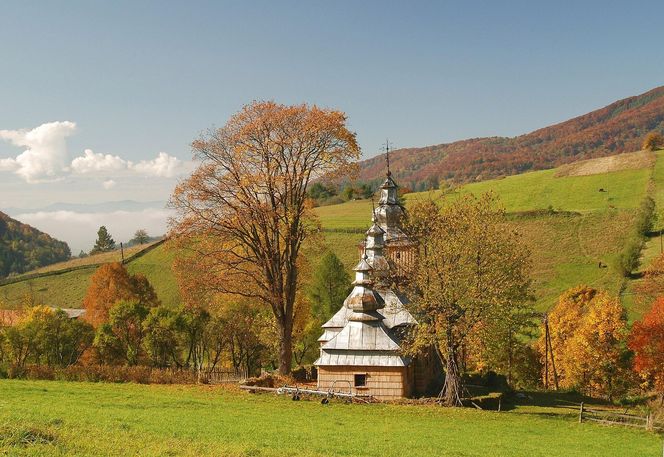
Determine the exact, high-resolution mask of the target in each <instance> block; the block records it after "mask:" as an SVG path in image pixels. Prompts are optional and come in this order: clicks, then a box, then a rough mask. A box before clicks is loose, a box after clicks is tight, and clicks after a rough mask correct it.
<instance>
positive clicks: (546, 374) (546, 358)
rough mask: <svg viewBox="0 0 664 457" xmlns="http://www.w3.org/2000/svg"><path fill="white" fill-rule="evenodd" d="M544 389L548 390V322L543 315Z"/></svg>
mask: <svg viewBox="0 0 664 457" xmlns="http://www.w3.org/2000/svg"><path fill="white" fill-rule="evenodd" d="M544 390H549V323H548V317H547V315H546V314H545V315H544Z"/></svg>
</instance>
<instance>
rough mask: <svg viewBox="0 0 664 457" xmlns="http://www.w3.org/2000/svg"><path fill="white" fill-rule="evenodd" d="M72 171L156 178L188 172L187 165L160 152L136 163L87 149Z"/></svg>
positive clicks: (77, 158)
mask: <svg viewBox="0 0 664 457" xmlns="http://www.w3.org/2000/svg"><path fill="white" fill-rule="evenodd" d="M71 169H72V171H73V172H74V173H77V174H81V175H84V174H95V173H96V174H105V175H108V174H112V175H114V176H121V175H130V174H134V175H139V176H147V177H156V178H172V177H174V176H177V175H179V174H182V173H184V172H186V171H187V170H188V167H187V166H186V164H185V163H184V162H183V161H182V160H180V159H178V158H177V157H174V156H171V155H168V154H166V153H165V152H160V153H159V154H157V157H155V158H154V159H152V160H141V161H140V162H138V163H134V162H132V161H131V160H124V159H122V158H120V157H119V156H114V155H111V154H101V153H97V152H94V151H92V150H91V149H86V150H85V151H84V153H83V155H82V156H80V157H76V158H75V159H74V160H72V162H71Z"/></svg>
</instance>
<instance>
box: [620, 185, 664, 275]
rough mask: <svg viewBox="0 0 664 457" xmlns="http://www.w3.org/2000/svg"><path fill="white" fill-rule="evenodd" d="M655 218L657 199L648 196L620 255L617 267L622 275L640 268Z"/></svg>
mask: <svg viewBox="0 0 664 457" xmlns="http://www.w3.org/2000/svg"><path fill="white" fill-rule="evenodd" d="M655 218H656V214H655V201H654V200H653V199H652V198H651V197H650V196H648V197H646V198H644V199H643V201H642V202H641V206H640V207H639V210H638V212H637V214H636V220H635V222H634V228H633V230H632V233H631V234H630V237H629V238H628V240H627V242H626V243H625V246H624V247H623V250H622V252H621V253H620V255H619V256H618V261H617V264H616V269H617V270H618V272H619V273H620V274H621V275H622V276H625V277H627V276H629V275H630V274H632V272H633V271H634V270H636V269H637V268H639V265H640V264H641V250H643V246H644V243H645V239H646V237H647V236H648V234H649V233H650V232H651V231H652V229H653V226H654V225H655Z"/></svg>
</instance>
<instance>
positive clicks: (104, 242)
mask: <svg viewBox="0 0 664 457" xmlns="http://www.w3.org/2000/svg"><path fill="white" fill-rule="evenodd" d="M114 249H115V241H114V240H113V238H112V237H111V234H110V233H108V230H107V229H106V227H104V226H103V225H102V226H101V227H99V230H98V231H97V241H95V246H94V247H93V248H92V251H90V254H97V253H98V252H108V251H112V250H114Z"/></svg>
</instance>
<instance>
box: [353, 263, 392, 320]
mask: <svg viewBox="0 0 664 457" xmlns="http://www.w3.org/2000/svg"><path fill="white" fill-rule="evenodd" d="M353 270H355V281H353V286H354V287H353V290H352V291H351V292H350V294H349V295H348V298H346V306H347V307H348V308H349V309H350V310H351V311H352V313H351V315H350V316H349V317H348V320H350V321H379V320H381V319H382V316H381V315H380V314H378V313H377V311H378V310H379V309H381V308H384V307H385V302H384V301H383V298H382V297H381V296H380V294H378V293H377V292H375V291H374V290H373V284H374V281H373V278H372V277H371V271H372V270H373V269H372V268H371V265H369V263H368V262H367V255H366V254H364V255H363V256H362V259H361V260H360V262H359V263H358V264H357V265H356V266H355V268H353Z"/></svg>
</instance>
